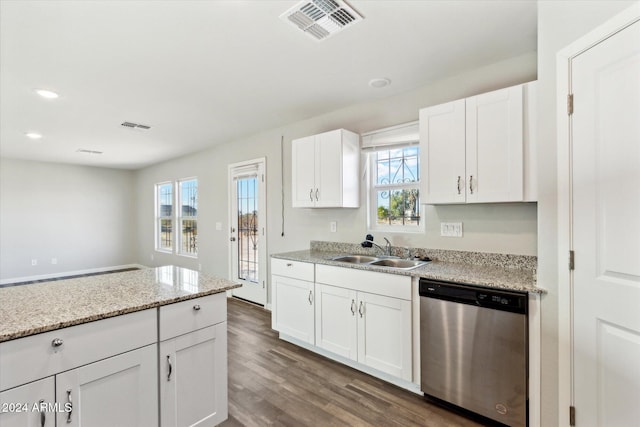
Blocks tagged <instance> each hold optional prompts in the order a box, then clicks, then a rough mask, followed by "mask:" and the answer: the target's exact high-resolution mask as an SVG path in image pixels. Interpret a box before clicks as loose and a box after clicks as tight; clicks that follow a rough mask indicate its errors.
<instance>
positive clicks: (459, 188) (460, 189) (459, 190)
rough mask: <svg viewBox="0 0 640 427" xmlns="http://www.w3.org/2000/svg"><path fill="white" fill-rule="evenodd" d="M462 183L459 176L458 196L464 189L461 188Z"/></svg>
mask: <svg viewBox="0 0 640 427" xmlns="http://www.w3.org/2000/svg"><path fill="white" fill-rule="evenodd" d="M460 181H461V178H460V175H458V194H460V192H461V191H462V188H461V187H460Z"/></svg>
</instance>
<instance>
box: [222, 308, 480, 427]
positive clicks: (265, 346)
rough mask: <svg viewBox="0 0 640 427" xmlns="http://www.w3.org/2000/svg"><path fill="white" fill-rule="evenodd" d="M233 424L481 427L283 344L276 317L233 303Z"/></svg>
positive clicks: (227, 426)
mask: <svg viewBox="0 0 640 427" xmlns="http://www.w3.org/2000/svg"><path fill="white" fill-rule="evenodd" d="M228 301H229V304H228V317H229V321H228V331H229V332H228V347H229V361H228V363H229V419H228V420H227V421H225V422H224V423H223V424H221V425H222V426H224V427H235V426H247V427H252V426H269V425H273V426H292V427H294V426H295V427H303V426H313V427H320V426H376V427H381V426H429V427H453V426H464V427H471V426H480V425H482V424H478V423H477V422H474V421H472V420H470V419H468V418H464V417H462V416H459V415H457V414H455V413H453V412H450V411H448V410H446V409H444V408H441V407H439V406H435V405H433V404H430V403H428V402H426V401H425V400H424V399H423V398H422V397H421V396H419V395H416V394H414V393H411V392H409V391H406V390H403V389H401V388H399V387H396V386H393V385H391V384H388V383H386V382H384V381H382V380H378V379H376V378H373V377H371V376H369V375H367V374H364V373H362V372H360V371H357V370H355V369H352V368H349V367H347V366H344V365H342V364H340V363H337V362H334V361H332V360H329V359H327V358H325V357H323V356H320V355H317V354H315V353H313V352H310V351H308V350H305V349H302V348H300V347H297V346H295V345H293V344H290V343H287V342H285V341H282V340H280V339H278V335H277V332H276V331H273V330H272V329H271V313H270V312H269V311H267V310H264V309H262V308H261V307H257V306H254V305H252V304H249V303H245V302H242V301H239V300H237V299H234V298H230V299H229V300H228Z"/></svg>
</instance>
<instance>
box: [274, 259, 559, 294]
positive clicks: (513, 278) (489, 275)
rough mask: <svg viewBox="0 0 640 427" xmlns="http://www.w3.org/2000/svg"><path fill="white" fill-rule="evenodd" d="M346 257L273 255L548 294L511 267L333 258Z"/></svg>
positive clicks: (527, 275)
mask: <svg viewBox="0 0 640 427" xmlns="http://www.w3.org/2000/svg"><path fill="white" fill-rule="evenodd" d="M340 255H345V253H344V252H338V251H319V250H301V251H294V252H286V253H279V254H273V255H271V257H272V258H280V259H286V260H291V261H301V262H309V263H314V264H324V265H333V266H337V267H344V268H355V269H359V270H368V271H377V272H380V273H391V274H401V275H405V276H416V277H424V278H428V279H435V280H444V281H450V282H457V283H465V284H469V285H478V286H485V287H488V288H494V289H503V290H512V291H519V292H528V293H537V294H544V293H546V291H545V290H544V289H542V288H540V287H538V286H537V285H536V278H535V271H533V270H527V269H521V268H509V266H490V265H476V264H473V263H468V264H467V263H462V262H461V263H457V262H444V261H437V260H436V261H431V262H428V263H427V264H425V265H423V266H421V267H418V268H414V269H411V270H401V269H397V268H390V267H381V266H373V265H368V264H351V263H345V262H340V261H334V260H333V258H335V257H337V256H340Z"/></svg>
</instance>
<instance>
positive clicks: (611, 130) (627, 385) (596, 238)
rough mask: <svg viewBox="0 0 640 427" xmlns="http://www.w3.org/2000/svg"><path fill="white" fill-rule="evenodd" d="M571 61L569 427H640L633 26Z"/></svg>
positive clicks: (637, 81) (639, 156) (638, 100)
mask: <svg viewBox="0 0 640 427" xmlns="http://www.w3.org/2000/svg"><path fill="white" fill-rule="evenodd" d="M570 61H571V76H570V77H571V80H570V85H571V91H572V93H573V97H574V100H573V102H574V108H573V115H572V116H571V119H570V120H571V126H572V135H573V136H572V139H571V142H570V144H571V164H572V174H571V179H572V182H571V191H572V194H573V202H572V206H571V211H572V214H571V216H572V229H571V233H572V239H571V240H572V241H571V249H573V251H574V252H575V270H574V272H573V280H572V281H573V283H572V288H573V301H572V304H573V317H572V328H573V345H572V352H573V356H572V364H573V378H572V382H573V384H572V387H573V399H574V406H575V416H576V425H577V426H592V425H593V426H617V427H623V426H637V425H638V422H640V421H639V420H640V404H639V403H640V22H638V21H636V22H635V24H632V25H631V26H628V27H626V28H624V29H622V30H621V31H618V32H617V33H616V34H614V35H612V36H610V37H606V38H603V39H602V40H601V41H600V42H599V43H597V44H595V45H594V46H592V47H591V48H589V49H587V50H585V51H584V52H582V53H580V54H578V55H576V56H575V57H573V58H571V59H570Z"/></svg>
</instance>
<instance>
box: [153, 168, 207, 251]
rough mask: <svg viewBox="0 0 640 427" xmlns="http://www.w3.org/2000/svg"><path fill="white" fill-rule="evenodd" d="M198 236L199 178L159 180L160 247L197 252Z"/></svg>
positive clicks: (158, 230) (157, 214)
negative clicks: (161, 181)
mask: <svg viewBox="0 0 640 427" xmlns="http://www.w3.org/2000/svg"><path fill="white" fill-rule="evenodd" d="M176 193H177V194H176ZM174 206H177V209H174ZM174 226H175V227H177V228H176V229H177V230H178V232H177V233H174V232H173V230H174ZM197 237H198V180H197V179H195V178H190V179H184V180H180V181H177V182H175V183H173V182H163V183H160V184H156V250H158V251H162V252H169V253H177V254H179V255H188V256H197V254H198V239H197Z"/></svg>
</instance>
